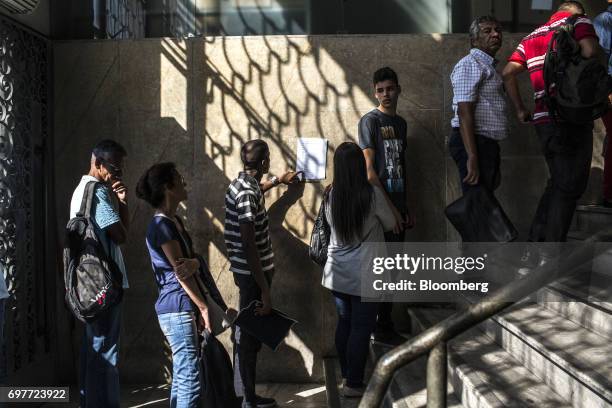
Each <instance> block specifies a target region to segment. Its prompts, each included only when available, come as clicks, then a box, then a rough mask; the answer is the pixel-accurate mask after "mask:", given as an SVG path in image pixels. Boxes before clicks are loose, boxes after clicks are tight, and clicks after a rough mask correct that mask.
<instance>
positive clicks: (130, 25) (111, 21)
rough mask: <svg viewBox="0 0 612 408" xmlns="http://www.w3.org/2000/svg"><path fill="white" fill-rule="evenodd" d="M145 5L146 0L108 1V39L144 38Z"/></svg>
mask: <svg viewBox="0 0 612 408" xmlns="http://www.w3.org/2000/svg"><path fill="white" fill-rule="evenodd" d="M145 3H146V2H145V0H108V1H107V3H106V31H107V35H108V38H112V39H135V38H144V37H145Z"/></svg>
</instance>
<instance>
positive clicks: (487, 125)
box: [451, 48, 508, 140]
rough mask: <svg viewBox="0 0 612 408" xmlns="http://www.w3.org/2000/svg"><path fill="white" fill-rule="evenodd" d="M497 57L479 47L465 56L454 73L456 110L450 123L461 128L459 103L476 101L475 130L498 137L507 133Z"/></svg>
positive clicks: (505, 135)
mask: <svg viewBox="0 0 612 408" xmlns="http://www.w3.org/2000/svg"><path fill="white" fill-rule="evenodd" d="M495 65H496V61H495V59H494V58H493V57H492V56H490V55H489V54H487V53H486V52H484V51H482V50H479V49H478V48H472V50H470V53H469V54H468V55H467V56H465V57H464V58H462V59H461V60H460V61H459V62H458V63H457V65H455V68H454V69H453V72H452V74H451V82H452V85H453V111H454V112H455V115H454V117H453V119H452V120H451V126H452V127H455V128H458V127H459V124H460V123H459V113H458V110H459V103H460V102H473V103H475V104H476V107H475V112H474V132H475V133H476V134H478V135H482V136H485V137H488V138H491V139H495V140H502V139H505V138H506V137H507V136H508V123H507V119H506V118H507V108H506V96H505V92H504V82H503V80H502V78H501V75H500V74H499V73H498V72H497V70H496V69H495Z"/></svg>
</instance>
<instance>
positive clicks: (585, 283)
mask: <svg viewBox="0 0 612 408" xmlns="http://www.w3.org/2000/svg"><path fill="white" fill-rule="evenodd" d="M549 287H551V288H553V289H555V290H557V291H559V292H563V293H566V294H568V295H569V296H571V297H573V298H575V299H578V300H579V301H582V302H585V303H588V304H591V305H593V306H594V307H597V308H600V309H602V310H604V311H606V312H607V313H608V314H612V279H610V276H609V275H607V274H606V275H604V274H601V273H597V272H586V273H577V274H572V275H570V276H567V277H565V278H562V279H560V280H558V281H556V282H554V283H552V284H551V285H549Z"/></svg>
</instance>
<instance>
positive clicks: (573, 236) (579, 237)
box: [567, 230, 593, 242]
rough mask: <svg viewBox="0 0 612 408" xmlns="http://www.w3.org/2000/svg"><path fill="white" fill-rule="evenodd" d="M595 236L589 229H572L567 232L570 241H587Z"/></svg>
mask: <svg viewBox="0 0 612 408" xmlns="http://www.w3.org/2000/svg"><path fill="white" fill-rule="evenodd" d="M592 236H593V233H592V232H588V231H580V230H572V231H570V232H568V233H567V241H568V242H579V241H586V240H587V239H589V238H591V237H592Z"/></svg>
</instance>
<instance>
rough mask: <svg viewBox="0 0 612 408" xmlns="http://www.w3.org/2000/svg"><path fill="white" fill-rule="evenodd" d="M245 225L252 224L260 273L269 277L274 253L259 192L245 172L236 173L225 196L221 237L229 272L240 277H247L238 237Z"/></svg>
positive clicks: (263, 203)
mask: <svg viewBox="0 0 612 408" xmlns="http://www.w3.org/2000/svg"><path fill="white" fill-rule="evenodd" d="M248 222H252V223H254V224H255V243H256V245H257V250H258V252H259V259H260V261H261V269H262V271H264V272H269V273H271V272H272V271H273V270H274V252H273V251H272V242H271V241H270V231H269V228H268V213H267V211H266V206H265V201H264V196H263V192H262V191H261V189H260V188H259V183H258V182H257V180H255V179H254V178H253V177H251V176H249V175H248V174H247V173H245V172H240V174H239V175H238V178H236V179H235V180H234V181H232V183H231V184H230V185H229V187H228V188H227V192H226V193H225V233H224V235H225V246H226V248H227V255H228V257H229V260H230V271H232V272H234V273H240V274H243V275H250V274H251V271H250V268H249V265H248V263H247V257H246V253H245V252H244V249H243V244H242V237H241V236H240V224H243V223H248Z"/></svg>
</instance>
